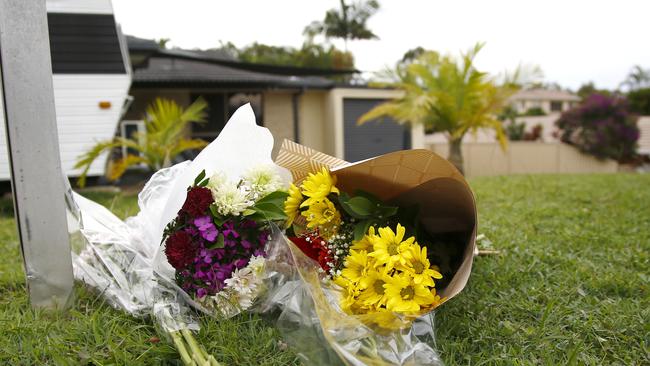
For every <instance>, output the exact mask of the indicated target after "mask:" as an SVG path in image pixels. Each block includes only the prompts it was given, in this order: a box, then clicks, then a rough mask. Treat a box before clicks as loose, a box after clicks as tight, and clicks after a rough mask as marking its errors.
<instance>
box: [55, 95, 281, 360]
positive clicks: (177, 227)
mask: <svg viewBox="0 0 650 366" xmlns="http://www.w3.org/2000/svg"><path fill="white" fill-rule="evenodd" d="M272 148H273V137H272V136H271V134H270V132H269V131H268V130H267V129H266V128H263V127H259V126H257V125H256V123H255V116H254V114H253V111H252V108H251V107H250V105H245V106H243V107H241V108H240V109H238V110H237V111H236V112H235V114H234V115H233V116H232V117H231V119H230V120H229V122H228V123H227V124H226V126H225V127H224V129H223V130H222V131H221V133H220V135H219V137H218V138H217V139H216V140H215V141H213V142H212V143H211V144H210V145H208V146H207V147H206V148H205V149H203V151H202V152H201V153H200V154H199V155H198V156H197V157H196V158H195V159H194V160H193V161H191V162H183V163H179V164H176V165H174V166H171V167H169V168H165V169H162V170H160V171H158V172H156V173H155V174H154V175H153V176H152V177H151V179H150V180H149V181H148V182H147V184H146V185H145V186H144V188H143V189H142V191H141V192H140V194H139V195H138V206H139V208H140V212H139V213H138V214H137V215H136V216H134V217H130V218H127V219H126V220H125V221H122V220H121V219H119V218H118V217H116V216H115V215H114V214H113V213H111V212H110V211H109V210H108V209H106V208H105V207H103V206H101V205H99V204H97V203H95V202H93V201H91V200H88V199H86V198H84V197H82V196H80V195H78V194H76V193H74V192H72V190H70V189H69V190H68V192H67V195H66V202H67V204H68V208H69V215H70V218H69V220H68V222H69V223H70V224H71V225H70V231H71V242H72V243H73V252H72V257H73V267H74V268H73V269H74V274H75V278H77V279H79V280H81V281H83V282H85V283H86V284H88V285H89V286H91V287H94V288H96V289H97V290H98V292H99V293H100V294H101V296H103V297H104V298H105V299H106V300H107V302H109V303H110V304H111V305H113V306H114V307H116V308H118V309H121V310H124V311H126V312H128V313H130V314H133V315H134V316H142V317H147V316H152V317H153V318H154V319H155V320H156V325H157V326H158V327H159V329H161V331H162V333H163V334H166V335H169V338H170V340H171V341H172V342H173V344H174V345H175V346H176V348H177V349H178V351H179V354H180V356H181V360H182V361H183V363H184V364H186V365H208V364H209V365H216V364H217V361H216V360H217V359H218V357H212V356H211V355H209V354H207V352H206V351H205V349H203V347H201V346H200V345H199V344H198V343H197V341H196V340H195V339H194V336H193V334H192V331H196V330H198V329H199V325H198V322H196V320H195V317H194V316H193V312H192V311H190V310H191V309H192V308H194V309H196V310H199V311H202V312H204V313H207V314H210V315H211V316H214V317H217V318H224V317H231V316H234V315H235V314H238V313H239V312H241V311H245V310H247V311H252V310H253V308H254V307H255V304H256V303H263V298H264V293H265V289H266V287H267V286H266V285H265V279H264V276H267V275H268V271H266V270H265V265H266V262H267V261H268V260H269V259H271V258H273V257H272V256H271V254H272V253H274V252H275V249H274V248H275V247H276V246H277V245H278V244H277V243H279V242H283V241H284V239H282V237H281V234H280V231H279V229H278V228H277V226H275V223H276V222H283V221H284V220H285V219H286V216H285V215H284V212H283V202H284V201H285V200H286V197H287V194H286V193H285V192H283V191H284V190H285V189H286V188H287V187H288V185H289V182H290V179H291V178H290V174H289V172H288V171H286V169H284V168H281V167H279V166H277V165H275V164H274V163H273V160H272V159H271V151H272ZM264 273H267V274H266V275H265V274H264Z"/></svg>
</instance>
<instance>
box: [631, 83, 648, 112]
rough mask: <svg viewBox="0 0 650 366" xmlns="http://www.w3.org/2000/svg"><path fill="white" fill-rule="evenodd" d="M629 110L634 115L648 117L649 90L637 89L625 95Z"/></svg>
mask: <svg viewBox="0 0 650 366" xmlns="http://www.w3.org/2000/svg"><path fill="white" fill-rule="evenodd" d="M627 100H628V102H629V103H630V110H631V111H632V112H634V113H637V114H640V115H644V116H650V88H645V89H637V90H633V91H631V92H629V93H628V94H627Z"/></svg>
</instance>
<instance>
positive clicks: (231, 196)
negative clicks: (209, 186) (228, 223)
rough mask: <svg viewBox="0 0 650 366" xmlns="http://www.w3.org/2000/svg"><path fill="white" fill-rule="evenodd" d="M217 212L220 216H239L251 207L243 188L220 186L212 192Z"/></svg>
mask: <svg viewBox="0 0 650 366" xmlns="http://www.w3.org/2000/svg"><path fill="white" fill-rule="evenodd" d="M212 197H213V198H214V203H215V206H216V207H217V211H218V212H219V213H220V214H221V215H224V216H225V215H235V216H237V215H239V214H240V213H242V211H244V210H246V209H247V208H249V207H250V206H252V205H253V202H252V201H251V200H250V199H249V197H248V191H247V190H246V189H245V188H244V187H237V186H236V185H234V184H227V183H225V184H222V185H221V186H220V187H219V188H217V189H213V190H212Z"/></svg>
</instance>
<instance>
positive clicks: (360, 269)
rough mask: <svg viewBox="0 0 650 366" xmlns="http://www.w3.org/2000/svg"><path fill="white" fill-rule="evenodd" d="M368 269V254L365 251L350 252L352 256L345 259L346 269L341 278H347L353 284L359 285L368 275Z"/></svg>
mask: <svg viewBox="0 0 650 366" xmlns="http://www.w3.org/2000/svg"><path fill="white" fill-rule="evenodd" d="M367 268H368V253H367V252H366V251H365V250H359V251H356V250H354V249H352V250H350V254H348V256H347V257H345V264H344V268H343V270H342V271H341V276H343V277H345V278H347V279H348V280H350V281H352V282H353V283H358V282H359V280H360V279H361V278H363V277H364V276H365V275H366V272H367Z"/></svg>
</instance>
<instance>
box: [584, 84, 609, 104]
mask: <svg viewBox="0 0 650 366" xmlns="http://www.w3.org/2000/svg"><path fill="white" fill-rule="evenodd" d="M576 94H578V96H579V97H580V98H581V99H582V100H585V99H587V98H589V97H590V96H591V95H593V94H602V95H611V94H612V92H610V91H609V90H607V89H598V88H596V85H594V82H593V81H590V82H588V83H585V84H582V85H581V86H580V88H579V89H578V92H577V93H576Z"/></svg>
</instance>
